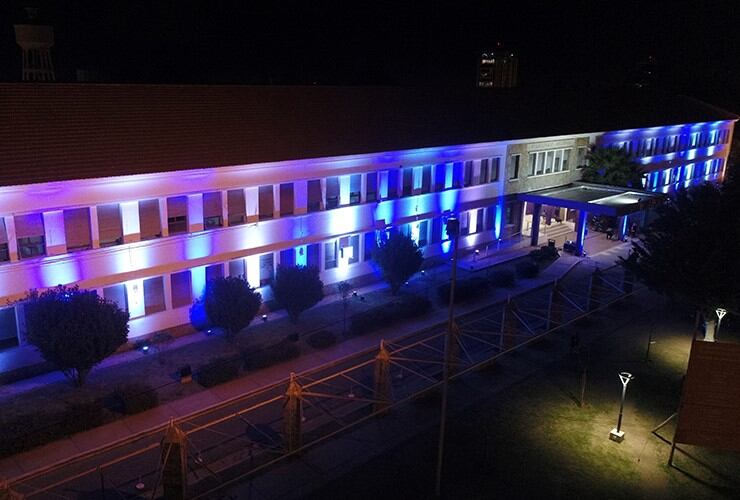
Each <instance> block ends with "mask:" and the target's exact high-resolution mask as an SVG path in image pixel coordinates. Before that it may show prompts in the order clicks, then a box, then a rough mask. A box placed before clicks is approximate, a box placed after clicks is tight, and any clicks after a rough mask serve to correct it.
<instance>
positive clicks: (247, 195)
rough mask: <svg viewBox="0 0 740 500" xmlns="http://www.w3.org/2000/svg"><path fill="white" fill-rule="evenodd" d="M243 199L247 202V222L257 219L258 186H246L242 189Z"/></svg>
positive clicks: (258, 203) (258, 204)
mask: <svg viewBox="0 0 740 500" xmlns="http://www.w3.org/2000/svg"><path fill="white" fill-rule="evenodd" d="M244 200H245V202H246V204H247V222H257V221H258V220H259V206H260V188H259V186H252V187H248V188H246V189H245V190H244Z"/></svg>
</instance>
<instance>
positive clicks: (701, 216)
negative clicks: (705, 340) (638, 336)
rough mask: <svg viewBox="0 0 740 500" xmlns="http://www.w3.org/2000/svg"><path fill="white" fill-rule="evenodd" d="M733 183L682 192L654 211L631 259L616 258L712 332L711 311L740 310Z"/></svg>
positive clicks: (739, 235)
mask: <svg viewBox="0 0 740 500" xmlns="http://www.w3.org/2000/svg"><path fill="white" fill-rule="evenodd" d="M738 198H740V196H738V188H737V184H736V183H735V182H733V181H732V180H728V181H727V184H726V185H725V186H723V187H718V186H716V185H714V184H709V183H706V184H701V185H698V186H694V187H692V188H689V189H686V190H680V191H678V192H677V193H675V194H674V195H673V196H672V198H671V199H670V200H669V201H668V202H667V203H666V204H665V205H663V206H661V207H659V208H657V214H658V217H657V219H656V220H655V221H654V222H653V223H652V224H651V225H650V226H649V227H648V230H647V231H646V232H645V236H644V237H643V238H642V239H641V240H640V241H634V242H633V252H634V254H633V255H632V258H630V259H620V261H621V264H622V265H624V266H625V267H626V268H627V269H629V270H630V271H632V272H634V273H635V274H636V276H638V277H639V278H641V279H642V280H644V281H645V283H646V284H647V285H648V286H649V287H650V288H651V289H653V290H656V291H658V292H660V293H663V294H666V295H668V296H670V297H672V298H674V299H678V300H681V301H683V302H684V303H687V304H690V305H692V306H693V307H695V308H696V310H697V313H698V314H700V315H701V316H703V317H704V319H705V321H706V323H707V330H708V332H709V333H710V334H711V330H712V329H713V328H714V326H713V322H714V317H715V315H714V310H715V308H717V307H724V308H726V309H729V310H731V311H732V310H734V311H737V310H738V309H740V287H739V286H738V283H740V260H738V257H737V256H738V255H740V224H738V214H739V213H740V200H739V199H738Z"/></svg>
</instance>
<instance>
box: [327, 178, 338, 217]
mask: <svg viewBox="0 0 740 500" xmlns="http://www.w3.org/2000/svg"><path fill="white" fill-rule="evenodd" d="M338 206H339V177H328V178H327V179H326V209H327V210H331V209H332V208H337V207H338Z"/></svg>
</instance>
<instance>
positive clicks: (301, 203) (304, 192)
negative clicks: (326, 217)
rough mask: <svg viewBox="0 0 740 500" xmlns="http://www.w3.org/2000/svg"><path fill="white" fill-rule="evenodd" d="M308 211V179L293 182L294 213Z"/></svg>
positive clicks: (299, 213)
mask: <svg viewBox="0 0 740 500" xmlns="http://www.w3.org/2000/svg"><path fill="white" fill-rule="evenodd" d="M306 212H308V181H295V182H294V183H293V213H294V214H295V215H301V214H305V213H306Z"/></svg>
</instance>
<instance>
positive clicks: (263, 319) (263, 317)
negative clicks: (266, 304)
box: [262, 314, 267, 323]
mask: <svg viewBox="0 0 740 500" xmlns="http://www.w3.org/2000/svg"><path fill="white" fill-rule="evenodd" d="M262 321H264V322H265V323H267V314H263V315H262Z"/></svg>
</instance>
